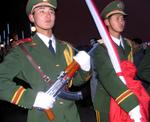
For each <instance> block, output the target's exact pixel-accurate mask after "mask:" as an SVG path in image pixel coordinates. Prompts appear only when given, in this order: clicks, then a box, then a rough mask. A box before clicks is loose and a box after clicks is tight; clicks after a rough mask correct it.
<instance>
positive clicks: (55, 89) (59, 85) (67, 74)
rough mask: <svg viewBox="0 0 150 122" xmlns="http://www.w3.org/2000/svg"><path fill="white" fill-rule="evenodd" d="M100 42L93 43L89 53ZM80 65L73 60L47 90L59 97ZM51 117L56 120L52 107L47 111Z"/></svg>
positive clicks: (48, 92)
mask: <svg viewBox="0 0 150 122" xmlns="http://www.w3.org/2000/svg"><path fill="white" fill-rule="evenodd" d="M98 45H99V43H93V47H92V48H91V49H90V51H89V52H88V54H89V55H91V53H93V51H94V50H95V49H96V48H97V47H98ZM79 68H80V65H79V64H78V63H77V62H76V61H75V60H73V62H72V63H71V64H70V65H68V66H67V68H66V69H65V70H64V71H62V72H61V73H60V75H59V76H58V77H57V80H56V81H55V83H54V84H53V85H52V86H51V87H50V88H49V89H48V90H47V91H46V92H45V93H47V94H49V95H52V96H53V97H57V96H58V95H59V93H60V92H61V90H62V89H63V87H64V86H65V85H66V84H67V83H68V82H69V81H70V79H71V78H72V77H73V76H74V74H75V72H76V71H77V70H79ZM45 112H46V113H47V115H48V117H49V119H50V120H54V118H55V117H54V113H53V112H52V110H51V109H49V110H47V111H45Z"/></svg>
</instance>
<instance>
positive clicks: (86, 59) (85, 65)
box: [73, 51, 91, 71]
mask: <svg viewBox="0 0 150 122" xmlns="http://www.w3.org/2000/svg"><path fill="white" fill-rule="evenodd" d="M73 59H74V60H75V61H76V62H77V63H78V64H79V65H80V67H81V69H82V70H84V71H89V70H90V68H91V61H90V56H89V55H88V53H86V52H85V51H79V52H78V53H77V55H76V56H74V57H73Z"/></svg>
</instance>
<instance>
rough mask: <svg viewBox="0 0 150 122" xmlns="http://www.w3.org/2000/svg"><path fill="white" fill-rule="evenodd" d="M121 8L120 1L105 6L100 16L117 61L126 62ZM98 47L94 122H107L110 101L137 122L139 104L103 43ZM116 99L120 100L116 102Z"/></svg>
mask: <svg viewBox="0 0 150 122" xmlns="http://www.w3.org/2000/svg"><path fill="white" fill-rule="evenodd" d="M124 16H126V13H125V12H124V4H123V2H121V1H116V0H115V1H113V2H111V3H109V4H108V5H107V6H106V7H105V8H104V9H103V10H102V12H101V17H102V19H103V20H104V23H105V25H106V27H107V29H108V31H109V33H110V36H111V38H112V40H113V41H114V45H115V46H116V47H117V50H118V53H119V56H120V60H127V59H128V55H129V54H130V52H131V49H130V46H129V44H128V43H127V41H126V40H125V39H124V38H123V37H122V36H121V33H122V32H123V30H124V26H125V20H124ZM98 41H99V43H100V46H99V47H98V48H97V49H96V50H95V51H94V54H93V63H94V66H95V71H96V73H97V76H96V77H97V79H98V81H97V88H96V94H95V97H94V100H93V104H94V108H95V111H96V117H97V122H109V114H111V113H109V111H110V97H112V98H113V99H114V100H115V101H116V102H117V104H118V105H119V106H120V107H121V108H122V109H123V110H124V111H126V112H127V113H129V115H130V118H132V119H133V120H134V121H135V122H140V117H141V115H140V112H139V103H138V100H137V98H136V96H135V95H134V94H133V92H132V91H130V90H129V89H128V88H127V87H126V85H125V84H124V83H123V82H122V81H121V80H120V79H119V77H118V76H117V74H116V73H115V70H114V68H113V65H112V63H111V60H110V57H109V55H108V52H107V49H106V47H105V45H104V42H103V40H98ZM118 99H120V100H119V101H120V102H119V101H118Z"/></svg>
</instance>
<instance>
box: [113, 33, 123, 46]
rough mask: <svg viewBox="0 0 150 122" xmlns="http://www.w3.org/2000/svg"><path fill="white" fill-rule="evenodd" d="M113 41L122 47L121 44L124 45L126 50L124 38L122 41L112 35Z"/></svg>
mask: <svg viewBox="0 0 150 122" xmlns="http://www.w3.org/2000/svg"><path fill="white" fill-rule="evenodd" d="M110 36H111V38H112V40H113V41H114V42H115V43H116V44H117V45H118V46H120V44H121V45H122V47H123V48H124V44H123V39H122V36H120V39H118V38H115V37H113V36H112V35H110Z"/></svg>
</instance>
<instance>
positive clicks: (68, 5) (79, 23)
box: [0, 0, 150, 46]
mask: <svg viewBox="0 0 150 122" xmlns="http://www.w3.org/2000/svg"><path fill="white" fill-rule="evenodd" d="M94 1H95V3H96V5H97V7H98V9H99V11H100V12H101V10H102V9H103V8H104V6H106V4H108V3H109V2H111V1H112V0H94ZM123 1H124V3H125V5H126V13H128V17H127V20H126V28H125V31H124V33H123V35H124V36H126V37H128V38H135V37H139V38H141V39H142V40H143V41H149V40H150V15H149V12H150V7H149V5H150V0H123ZM3 2H4V3H3V4H1V8H0V15H1V19H0V35H1V36H3V30H4V29H6V28H7V27H6V26H7V23H9V25H10V33H12V32H14V31H17V33H18V34H19V35H21V31H22V30H23V31H24V34H25V37H28V36H29V35H30V30H29V27H30V25H29V21H28V18H27V16H26V13H25V6H26V3H27V0H11V1H3ZM2 6H3V7H4V8H2ZM54 33H55V35H56V36H57V37H58V38H60V39H62V40H66V41H69V42H71V43H72V44H73V45H74V46H79V45H80V46H82V45H88V44H89V40H90V39H91V38H100V36H99V34H98V32H97V29H96V26H95V24H94V21H93V19H92V17H91V15H90V12H89V10H88V8H87V6H86V3H85V1H84V0H58V11H57V12H56V25H55V28H54Z"/></svg>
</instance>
